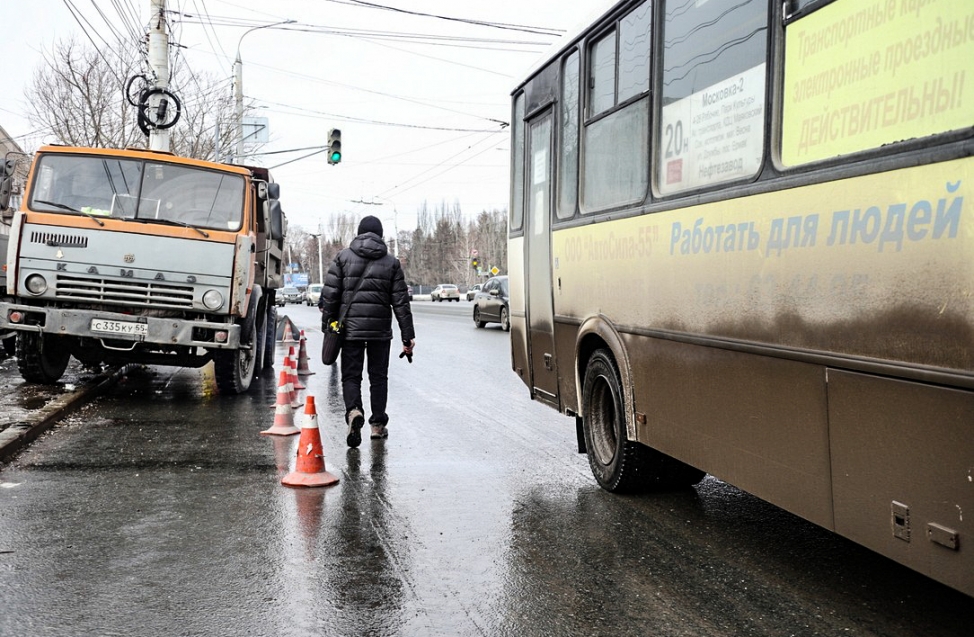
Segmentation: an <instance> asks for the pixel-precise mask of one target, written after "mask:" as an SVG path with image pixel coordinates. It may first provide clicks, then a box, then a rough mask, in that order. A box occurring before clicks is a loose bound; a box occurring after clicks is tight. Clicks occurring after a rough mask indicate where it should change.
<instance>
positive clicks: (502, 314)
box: [473, 276, 511, 332]
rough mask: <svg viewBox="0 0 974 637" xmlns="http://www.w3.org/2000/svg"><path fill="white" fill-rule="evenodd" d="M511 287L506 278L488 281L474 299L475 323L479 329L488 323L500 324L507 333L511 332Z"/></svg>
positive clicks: (494, 278)
mask: <svg viewBox="0 0 974 637" xmlns="http://www.w3.org/2000/svg"><path fill="white" fill-rule="evenodd" d="M510 296H511V295H510V287H509V285H508V281H507V277H506V276H495V277H493V278H492V279H488V281H487V282H486V283H484V286H483V287H482V288H480V290H479V291H478V292H477V294H475V295H474V297H473V322H474V325H476V326H477V327H478V328H480V327H484V326H485V325H487V324H488V323H500V324H501V329H502V330H504V331H505V332H509V331H511V302H510Z"/></svg>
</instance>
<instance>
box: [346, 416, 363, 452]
mask: <svg viewBox="0 0 974 637" xmlns="http://www.w3.org/2000/svg"><path fill="white" fill-rule="evenodd" d="M346 420H348V437H347V438H345V442H347V443H348V446H349V447H357V446H359V445H360V444H362V425H364V424H365V414H363V413H362V410H361V409H352V411H350V412H348V416H347V417H346Z"/></svg>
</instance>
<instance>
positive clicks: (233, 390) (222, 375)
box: [213, 321, 257, 395]
mask: <svg viewBox="0 0 974 637" xmlns="http://www.w3.org/2000/svg"><path fill="white" fill-rule="evenodd" d="M246 341H247V342H249V343H250V346H249V347H247V346H245V345H243V344H241V346H240V349H236V350H220V351H217V352H214V353H213V369H214V372H215V375H216V386H217V388H218V389H219V390H220V393H221V394H226V395H233V394H242V393H244V392H245V391H247V390H248V389H250V384H251V382H253V380H254V371H255V368H256V367H257V321H254V322H253V323H252V324H251V328H250V334H249V338H248V339H246Z"/></svg>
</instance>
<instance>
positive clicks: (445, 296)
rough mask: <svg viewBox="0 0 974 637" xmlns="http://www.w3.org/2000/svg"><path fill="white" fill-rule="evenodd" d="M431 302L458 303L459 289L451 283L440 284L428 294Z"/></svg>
mask: <svg viewBox="0 0 974 637" xmlns="http://www.w3.org/2000/svg"><path fill="white" fill-rule="evenodd" d="M430 300H431V301H441V302H442V301H456V302H457V303H459V302H460V288H458V287H457V286H455V285H453V284H452V283H441V284H440V285H437V286H436V287H435V288H433V291H432V292H430Z"/></svg>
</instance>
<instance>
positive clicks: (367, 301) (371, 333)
mask: <svg viewBox="0 0 974 637" xmlns="http://www.w3.org/2000/svg"><path fill="white" fill-rule="evenodd" d="M369 263H372V264H373V265H372V268H371V269H370V270H369V275H368V277H367V278H366V279H365V280H364V281H362V286H361V287H360V288H359V289H358V291H356V290H355V288H356V287H357V286H358V285H359V280H360V279H361V278H362V275H363V274H365V270H366V268H368V267H369ZM353 293H354V296H353ZM349 303H351V306H350V307H349ZM318 307H320V308H321V311H322V315H321V320H322V326H325V325H327V324H328V323H330V322H331V321H334V320H336V319H337V318H338V317H339V316H341V313H342V312H343V311H345V308H346V307H349V309H348V313H347V314H346V315H345V338H346V339H347V340H350V341H368V340H383V339H384V340H392V313H393V312H395V314H396V321H398V322H399V332H400V334H401V336H402V340H404V341H411V340H412V339H414V338H416V332H415V331H414V330H413V313H412V310H410V307H409V292H408V289H407V287H406V279H405V277H404V276H403V272H402V267H401V266H400V265H399V260H398V259H396V258H395V257H394V256H392V255H391V254H389V248H387V247H386V244H385V242H384V241H383V240H382V238H381V237H380V236H379V235H377V234H373V233H371V232H366V233H365V234H360V235H359V236H357V237H355V238H354V239H352V243H351V244H350V245H349V247H347V248H345V249H344V250H342V251H341V252H339V253H338V256H336V257H335V260H334V261H333V262H332V264H331V267H329V268H328V275H327V276H326V277H325V285H324V287H323V288H322V289H321V299H320V300H319V302H318Z"/></svg>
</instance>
